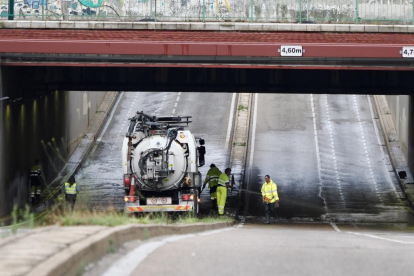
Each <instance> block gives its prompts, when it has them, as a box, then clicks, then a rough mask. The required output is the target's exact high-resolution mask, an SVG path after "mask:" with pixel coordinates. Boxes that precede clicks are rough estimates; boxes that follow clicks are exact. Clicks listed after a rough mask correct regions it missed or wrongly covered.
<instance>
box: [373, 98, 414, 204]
mask: <svg viewBox="0 0 414 276" xmlns="http://www.w3.org/2000/svg"><path fill="white" fill-rule="evenodd" d="M373 100H374V108H375V109H376V114H377V115H378V119H379V121H380V126H381V130H382V135H383V138H384V141H385V145H386V148H387V151H388V155H389V157H390V161H391V164H392V168H393V170H394V173H395V177H396V178H397V180H398V184H399V186H400V188H401V190H402V192H403V194H404V197H405V199H406V200H407V202H408V205H409V206H410V208H411V210H414V185H413V184H412V183H410V182H411V180H412V174H411V171H410V169H409V167H408V165H407V162H406V160H405V157H404V154H403V153H402V149H401V144H400V141H399V140H398V136H397V135H396V130H395V126H394V123H393V121H392V117H391V116H392V115H391V113H390V111H389V108H388V103H387V101H386V99H385V96H383V95H374V96H373ZM402 170H404V171H406V173H407V175H408V177H407V179H401V178H400V177H399V175H398V171H402Z"/></svg>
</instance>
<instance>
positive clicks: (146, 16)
mask: <svg viewBox="0 0 414 276" xmlns="http://www.w3.org/2000/svg"><path fill="white" fill-rule="evenodd" d="M0 8H1V13H0V18H1V19H3V20H6V19H9V20H13V19H18V20H36V21H38V20H42V21H43V20H48V21H49V20H82V21H85V20H86V21H198V22H215V21H217V22H223V21H224V22H226V21H229V22H269V23H270V22H280V23H327V24H329V23H336V24H337V23H353V24H414V0H0Z"/></svg>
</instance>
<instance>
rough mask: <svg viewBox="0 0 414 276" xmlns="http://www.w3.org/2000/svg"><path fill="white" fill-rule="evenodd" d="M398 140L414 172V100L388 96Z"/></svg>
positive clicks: (407, 97)
mask: <svg viewBox="0 0 414 276" xmlns="http://www.w3.org/2000/svg"><path fill="white" fill-rule="evenodd" d="M386 99H387V102H388V106H389V108H390V111H391V115H392V119H393V121H394V125H395V128H396V131H397V135H398V138H399V140H400V142H401V147H402V150H403V152H404V155H405V158H406V160H407V162H408V166H409V167H410V170H411V172H414V140H413V139H414V110H413V104H414V98H413V97H412V96H408V95H406V96H403V95H402V96H386Z"/></svg>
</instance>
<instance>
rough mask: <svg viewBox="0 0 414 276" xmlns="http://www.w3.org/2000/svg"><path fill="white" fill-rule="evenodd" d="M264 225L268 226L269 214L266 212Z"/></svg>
mask: <svg viewBox="0 0 414 276" xmlns="http://www.w3.org/2000/svg"><path fill="white" fill-rule="evenodd" d="M264 224H270V214H269V212H266V221H265V222H264Z"/></svg>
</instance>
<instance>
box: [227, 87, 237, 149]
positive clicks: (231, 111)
mask: <svg viewBox="0 0 414 276" xmlns="http://www.w3.org/2000/svg"><path fill="white" fill-rule="evenodd" d="M235 101H236V93H233V97H232V99H231V106H230V115H229V124H228V126H227V135H226V143H225V147H226V151H227V150H228V149H229V148H230V144H229V143H230V135H231V128H232V125H233V113H234V103H235Z"/></svg>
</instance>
